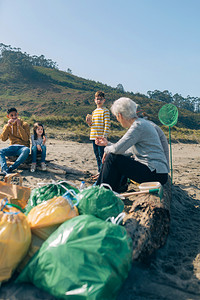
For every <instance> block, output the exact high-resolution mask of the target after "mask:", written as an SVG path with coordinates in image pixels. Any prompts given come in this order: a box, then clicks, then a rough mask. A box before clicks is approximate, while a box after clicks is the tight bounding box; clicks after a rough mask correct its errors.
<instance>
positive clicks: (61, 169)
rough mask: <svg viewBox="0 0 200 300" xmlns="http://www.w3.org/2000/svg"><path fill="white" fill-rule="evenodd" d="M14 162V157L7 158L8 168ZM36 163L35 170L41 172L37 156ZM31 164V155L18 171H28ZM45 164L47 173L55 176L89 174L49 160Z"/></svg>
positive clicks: (39, 158) (39, 159)
mask: <svg viewBox="0 0 200 300" xmlns="http://www.w3.org/2000/svg"><path fill="white" fill-rule="evenodd" d="M15 160H16V157H15V156H11V157H9V159H8V161H7V164H8V165H9V166H10V165H12V164H13V163H14V162H15ZM37 161H38V164H39V165H38V167H37V169H38V170H40V171H42V168H41V167H40V161H41V156H40V155H39V156H37ZM31 162H32V158H31V155H29V157H28V158H27V160H26V161H25V162H24V163H23V164H21V165H20V167H19V168H20V169H22V170H30V166H31ZM46 163H47V169H46V171H47V172H51V173H55V174H64V175H65V174H72V175H76V176H89V175H90V173H89V172H88V171H84V170H77V169H74V168H71V167H67V166H61V165H58V164H56V163H53V162H51V161H49V160H46Z"/></svg>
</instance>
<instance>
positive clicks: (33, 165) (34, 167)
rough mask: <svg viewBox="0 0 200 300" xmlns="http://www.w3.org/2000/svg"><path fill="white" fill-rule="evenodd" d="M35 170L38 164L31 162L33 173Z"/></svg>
mask: <svg viewBox="0 0 200 300" xmlns="http://www.w3.org/2000/svg"><path fill="white" fill-rule="evenodd" d="M35 170H36V164H33V163H32V164H31V172H32V173H33V172H35Z"/></svg>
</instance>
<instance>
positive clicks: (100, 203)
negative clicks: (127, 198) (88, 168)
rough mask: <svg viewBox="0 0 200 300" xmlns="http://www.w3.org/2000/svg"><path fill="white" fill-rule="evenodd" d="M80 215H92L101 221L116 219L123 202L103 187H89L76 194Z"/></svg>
mask: <svg viewBox="0 0 200 300" xmlns="http://www.w3.org/2000/svg"><path fill="white" fill-rule="evenodd" d="M78 199H79V204H78V206H77V208H78V211H79V214H80V215H84V214H87V215H93V216H96V217H98V218H100V219H102V220H106V219H107V218H109V217H110V216H112V217H117V216H118V215H119V214H120V213H121V212H122V211H123V209H124V203H123V201H122V200H121V199H120V198H119V197H118V196H116V194H115V193H114V192H113V191H112V190H110V189H107V188H105V187H103V186H91V187H88V188H86V189H84V190H83V191H81V192H80V193H79V194H78Z"/></svg>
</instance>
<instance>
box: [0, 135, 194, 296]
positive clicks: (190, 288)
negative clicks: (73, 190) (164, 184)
mask: <svg viewBox="0 0 200 300" xmlns="http://www.w3.org/2000/svg"><path fill="white" fill-rule="evenodd" d="M7 145H8V143H7V142H4V143H3V142H0V148H2V147H6V146H7ZM172 154H173V188H172V202H171V210H170V217H171V222H170V233H169V236H168V238H167V242H166V244H165V245H164V247H162V248H160V249H158V250H157V251H156V252H155V253H154V254H153V255H152V256H151V257H150V258H149V260H148V261H147V262H145V263H138V262H134V263H133V266H132V269H131V272H130V274H129V277H128V279H127V280H126V282H125V283H124V285H123V287H122V290H121V292H120V294H119V297H118V298H117V299H118V300H122V299H126V300H132V299H134V300H135V299H137V300H148V299H159V300H160V299H161V300H162V299H163V300H164V299H165V300H166V299H167V300H174V299H177V300H179V299H180V300H182V299H184V300H186V299H199V297H200V234H199V224H200V202H199V200H200V180H199V176H200V175H199V164H200V145H199V144H181V143H177V144H173V145H172ZM47 161H48V162H49V163H47V164H51V163H54V164H56V165H58V166H60V167H61V168H69V170H71V171H70V172H68V173H67V174H66V175H65V174H55V173H52V172H42V171H39V170H37V171H36V172H35V173H30V171H29V170H21V175H22V177H23V185H24V186H28V187H31V188H34V187H37V183H41V182H46V183H47V182H51V181H52V180H59V179H62V180H68V181H71V182H73V183H75V184H77V186H78V187H79V185H80V182H81V181H82V180H83V179H84V180H85V181H86V184H87V185H91V184H92V183H93V182H92V180H91V178H90V176H89V175H90V174H96V172H97V166H96V160H95V157H94V153H93V148H92V144H91V143H77V142H72V141H60V140H55V139H49V140H48V141H47ZM84 171H85V172H84ZM86 171H88V172H87V173H86ZM77 172H78V175H77V174H74V173H77ZM85 174H86V175H85ZM18 292H19V294H18ZM24 292H25V290H24ZM24 292H23V293H24ZM26 292H27V293H28V294H25V295H27V296H28V297H29V299H31V300H35V299H41V298H39V294H38V293H37V289H36V288H35V287H33V286H28V290H27V291H26ZM1 293H2V294H1V295H2V297H1V299H17V300H19V299H20V300H21V293H20V288H18V287H16V286H15V285H8V286H5V287H3V289H2V291H1ZM12 295H15V298H12ZM24 299H25V298H24ZM45 299H49V300H50V299H54V298H53V297H52V296H50V295H49V296H47V298H45Z"/></svg>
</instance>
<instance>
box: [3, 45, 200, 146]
mask: <svg viewBox="0 0 200 300" xmlns="http://www.w3.org/2000/svg"><path fill="white" fill-rule="evenodd" d="M2 45H3V44H0V46H1V47H0V48H1V56H0V102H1V107H0V116H1V117H2V119H4V121H6V118H5V115H6V111H7V109H8V108H9V107H13V106H14V107H16V108H17V109H18V111H19V113H20V116H22V117H23V118H25V119H27V120H28V121H29V122H30V124H31V125H32V124H33V123H34V122H35V121H41V122H43V123H44V125H45V127H47V129H48V130H47V132H48V134H49V135H50V136H51V137H59V138H72V139H78V140H88V136H89V128H88V126H87V124H86V123H85V116H86V114H87V113H91V112H92V111H93V110H94V109H95V104H94V94H95V92H96V91H98V90H102V91H104V92H105V95H106V106H107V107H108V108H110V106H111V104H112V102H113V101H114V100H116V99H118V98H119V97H122V96H124V97H129V98H131V99H133V100H134V101H135V102H136V103H138V104H140V105H141V107H142V109H143V110H144V111H145V112H146V113H147V114H148V115H149V117H150V119H151V120H152V121H154V122H155V123H156V124H158V125H161V124H160V122H159V120H158V111H159V109H160V108H161V107H162V106H163V105H164V104H166V102H165V101H163V99H162V101H159V100H158V99H156V100H155V99H153V98H152V97H153V95H155V93H153V92H148V94H149V96H145V95H143V94H139V93H137V94H134V93H133V92H124V91H123V90H120V89H118V88H113V87H111V86H108V85H106V84H102V83H100V82H95V81H92V80H87V79H84V78H80V77H78V76H75V75H73V74H71V73H69V72H64V71H60V70H58V69H57V67H56V63H54V62H53V61H51V60H46V59H45V58H44V56H41V57H39V58H40V59H39V58H38V57H36V56H34V57H30V56H29V55H28V54H23V53H21V51H20V50H19V49H17V50H16V49H13V48H8V47H9V46H6V45H3V46H2ZM157 92H158V91H157ZM165 92H166V91H165ZM155 98H156V97H155ZM161 98H162V97H161ZM165 99H167V98H166V97H165V98H164V100H165ZM197 100H198V99H197ZM166 101H167V100H166ZM172 101H173V99H172ZM172 101H171V102H172ZM167 102H169V101H167ZM180 107H184V102H183V101H182V102H181V105H180ZM199 128H200V114H199V113H197V112H193V111H191V110H187V109H182V108H179V120H178V123H177V126H175V127H173V130H172V138H173V140H179V141H189V140H190V141H195V142H199V141H200V131H199ZM162 129H164V131H165V132H166V134H167V132H168V128H167V127H165V126H162ZM123 132H124V130H123V129H122V128H121V127H120V125H119V124H118V123H117V122H116V120H115V119H114V118H113V117H112V137H113V139H115V138H118V137H119V136H121V135H122V134H123Z"/></svg>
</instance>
